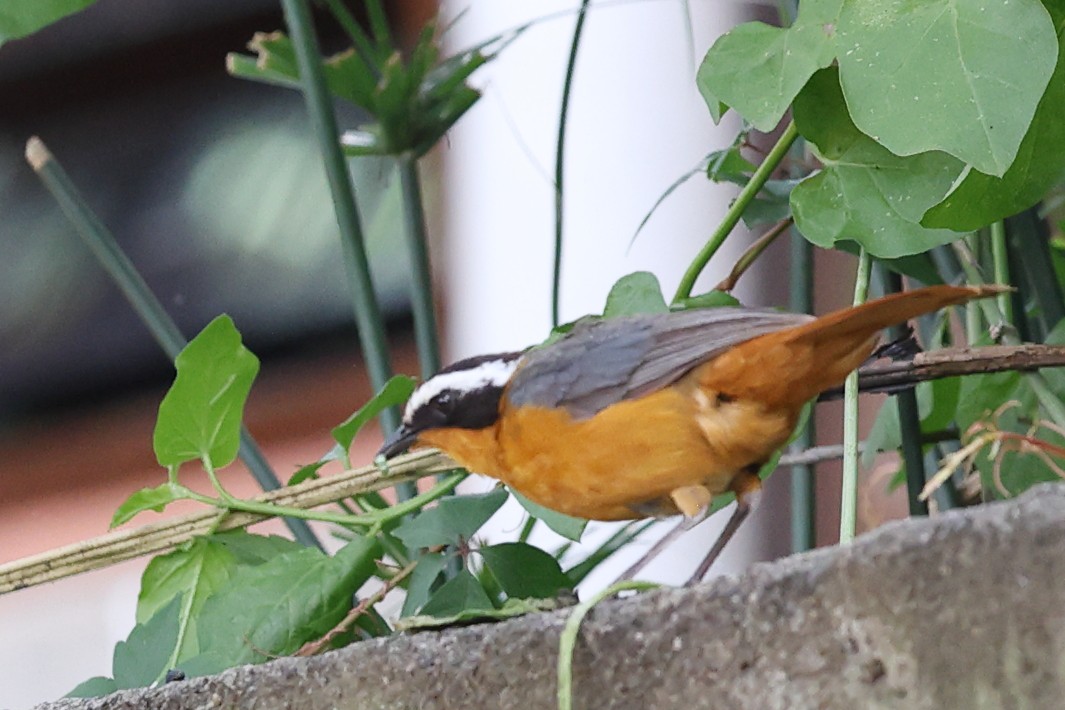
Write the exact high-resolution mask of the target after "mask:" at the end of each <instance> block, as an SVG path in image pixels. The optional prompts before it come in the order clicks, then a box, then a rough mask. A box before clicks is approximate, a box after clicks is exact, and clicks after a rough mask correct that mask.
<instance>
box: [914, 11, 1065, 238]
mask: <svg viewBox="0 0 1065 710" xmlns="http://www.w3.org/2000/svg"><path fill="white" fill-rule="evenodd" d="M1047 9H1048V10H1050V14H1051V16H1052V18H1053V20H1054V24H1055V25H1056V26H1057V28H1058V64H1057V68H1056V69H1055V70H1054V74H1053V76H1051V77H1050V84H1049V85H1048V86H1047V89H1046V92H1045V93H1044V94H1043V98H1042V100H1041V101H1040V102H1039V105H1038V106H1037V107H1036V109H1035V116H1034V117H1033V118H1032V125H1031V126H1030V127H1029V128H1028V132H1027V133H1025V134H1024V139H1023V140H1022V141H1021V145H1020V147H1019V148H1018V150H1017V157H1016V159H1014V161H1013V164H1012V165H1010V167H1009V170H1007V171H1006V173H1005V174H1004V175H1003V176H1002V177H1000V178H999V177H994V176H992V175H987V174H984V173H982V172H979V171H978V170H973V171H971V172H970V173H969V174H968V175H966V176H965V179H964V180H962V181H961V183H960V184H959V185H958V186H957V187H956V188H955V189H954V191H953V192H951V193H950V194H949V195H947V198H946V199H945V200H943V202H941V203H940V204H938V205H936V206H935V207H933V208H932V209H930V210H929V211H928V212H927V213H926V214H925V216H924V219H923V220H921V224H923V225H925V226H926V227H946V228H948V229H955V230H958V231H969V230H975V229H979V228H981V227H984V226H986V225H988V224H991V223H992V222H994V221H996V220H999V219H1002V218H1004V217H1009V216H1010V215H1014V214H1017V213H1018V212H1020V211H1022V210H1025V209H1027V208H1028V207H1031V206H1032V205H1034V204H1035V203H1037V202H1038V201H1039V200H1041V199H1042V198H1043V196H1044V195H1045V194H1046V192H1047V190H1048V189H1050V187H1051V186H1052V185H1054V184H1055V183H1057V182H1059V181H1061V179H1062V178H1063V177H1065V121H1063V120H1062V107H1063V106H1065V3H1062V2H1061V1H1060V0H1056V1H1055V2H1049V3H1047Z"/></svg>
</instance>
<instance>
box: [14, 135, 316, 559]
mask: <svg viewBox="0 0 1065 710" xmlns="http://www.w3.org/2000/svg"><path fill="white" fill-rule="evenodd" d="M26 159H27V160H28V161H29V163H30V165H31V166H33V169H34V170H35V171H36V172H37V175H38V176H39V177H40V179H41V182H43V183H44V186H45V187H46V188H48V191H49V192H50V193H51V194H52V196H53V197H54V198H55V200H56V202H57V203H58V204H59V207H60V209H61V210H62V211H63V213H64V214H65V215H66V216H67V219H68V220H70V223H71V224H72V225H73V226H74V229H75V230H77V232H78V234H79V235H80V236H81V238H82V240H84V242H85V243H86V244H87V245H88V247H89V249H90V250H92V253H93V255H94V256H96V259H97V260H98V261H99V262H100V265H101V266H103V268H104V270H105V271H107V273H108V275H109V276H110V277H111V280H112V281H114V282H115V284H116V285H117V286H118V288H119V290H121V291H122V294H123V295H124V296H125V297H126V300H127V301H129V304H130V305H131V306H132V307H133V310H134V311H135V312H136V313H137V315H138V316H140V319H141V320H142V321H143V322H144V324H145V325H146V326H148V330H149V331H150V332H151V334H152V337H154V338H155V341H156V342H157V343H159V347H161V348H162V349H163V352H165V353H166V354H167V357H169V358H170V361H171V362H173V361H174V360H175V359H177V356H178V354H179V353H180V352H181V351H182V350H183V349H184V348H185V346H186V345H188V341H187V340H186V339H185V336H184V335H182V334H181V330H180V329H179V328H178V326H177V323H175V322H174V320H173V319H172V318H171V317H170V315H169V314H168V313H167V312H166V309H165V308H163V304H162V303H160V302H159V299H158V298H156V297H155V294H153V293H152V291H151V289H149V288H148V284H146V283H145V282H144V278H143V277H142V276H141V275H140V273H139V272H138V271H137V268H136V267H135V266H134V265H133V262H132V261H130V259H129V257H128V256H126V254H125V252H123V251H122V247H120V246H119V245H118V241H117V240H116V239H115V236H114V235H113V234H112V233H111V231H110V230H109V229H108V228H107V226H106V225H105V224H104V223H103V222H102V221H101V220H100V218H99V217H97V216H96V213H94V212H93V211H92V209H91V208H90V207H89V205H88V203H87V202H86V201H85V199H84V198H83V197H82V195H81V192H80V191H79V190H78V188H77V186H75V185H74V182H73V181H72V180H71V179H70V176H69V175H67V172H66V171H65V170H64V169H63V166H62V165H60V164H59V161H58V160H56V159H55V156H53V155H52V153H51V152H50V151H49V150H48V148H47V147H46V146H45V145H44V143H43V142H41V140H40V139H39V138H36V137H34V138H31V139H30V140H29V142H28V143H27V144H26ZM239 455H240V459H241V461H243V462H244V464H245V465H246V466H247V467H248V470H249V471H250V472H251V474H252V477H253V478H254V479H255V481H256V483H258V484H259V487H260V488H262V489H263V490H264V491H272V490H275V489H277V488H280V487H281V481H280V480H278V478H277V474H275V473H274V471H273V469H272V468H270V465H269V464H268V463H267V461H266V457H265V456H263V453H262V450H261V449H260V448H259V445H258V444H257V443H256V442H255V439H254V438H252V435H251V434H250V433H249V432H248V430H247V428H245V427H244V426H243V425H242V426H241V429H240V449H239ZM286 524H287V525H288V527H289V530H291V531H292V535H293V536H294V537H295V538H296V540H298V541H299V542H300V543H302V544H304V545H307V546H317V547H321V543H320V542H319V541H318V538H317V537H315V535H314V533H313V532H311V529H310V528H308V527H307V526H306V525H305V524H303V523H301V522H299V521H286Z"/></svg>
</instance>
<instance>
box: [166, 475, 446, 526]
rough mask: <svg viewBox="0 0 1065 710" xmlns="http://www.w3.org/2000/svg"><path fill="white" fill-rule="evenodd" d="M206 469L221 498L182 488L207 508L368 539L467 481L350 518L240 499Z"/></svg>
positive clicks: (429, 491)
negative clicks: (337, 529) (361, 531)
mask: <svg viewBox="0 0 1065 710" xmlns="http://www.w3.org/2000/svg"><path fill="white" fill-rule="evenodd" d="M203 467H204V469H205V470H206V471H207V476H208V477H209V478H210V479H211V485H213V486H214V489H215V490H216V491H217V492H218V496H219V497H218V498H212V497H210V496H205V495H203V494H201V493H197V492H196V491H194V490H192V489H190V488H186V487H185V486H180V487H181V488H182V489H183V493H184V495H185V497H186V498H189V499H191V500H195V501H198V502H200V503H204V504H206V505H212V506H215V507H217V508H224V509H226V510H235V511H239V512H242V513H253V514H255V515H267V516H270V517H279V518H298V519H300V520H316V521H319V522H323V523H336V524H337V525H343V526H345V527H355V528H367V532H366V534H367V535H376V534H378V533H379V532H381V528H382V527H383V526H385V525H387V524H388V523H390V522H392V521H393V520H398V519H399V518H402V517H403V516H405V515H407V514H409V513H413V512H415V511H417V510H419V509H421V508H422V507H423V506H425V505H427V504H429V503H431V502H433V501H434V500H437V499H438V498H441V497H443V496H445V495H447V494H449V493H451V492H452V491H453V490H455V486H457V485H458V484H459V483H461V482H462V481H463V480H465V478H466V474H465V473H452V474H451V475H450V476H447V477H446V478H444V479H443V480H441V481H440V482H439V483H437V484H436V485H435V486H433V487H432V488H431V489H429V490H428V491H426V492H425V493H422V494H420V495H417V496H414V497H412V498H408V499H407V500H405V501H403V502H401V503H396V504H395V505H393V506H391V507H388V508H385V509H383V510H377V511H372V512H369V513H363V514H362V515H346V514H344V513H333V512H330V511H327V510H307V509H306V508H294V507H292V506H287V505H274V504H273V503H260V502H258V501H251V500H243V499H240V498H237V497H235V496H233V494H231V493H229V491H227V490H226V489H225V488H224V487H223V486H222V483H221V481H219V480H218V476H217V474H216V473H215V471H214V467H213V466H211V464H210V462H209V461H206V460H205V461H203Z"/></svg>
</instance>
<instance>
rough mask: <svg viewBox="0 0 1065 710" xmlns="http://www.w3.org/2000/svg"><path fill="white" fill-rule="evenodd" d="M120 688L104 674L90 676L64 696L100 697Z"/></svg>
mask: <svg viewBox="0 0 1065 710" xmlns="http://www.w3.org/2000/svg"><path fill="white" fill-rule="evenodd" d="M117 690H118V684H117V683H115V681H114V680H112V679H111V678H105V677H103V676H99V675H98V676H96V677H94V678H89V679H88V680H86V681H83V682H81V683H78V685H77V687H75V688H74V690H72V691H70V692H69V693H67V694H66V695H64V696H63V697H64V698H98V697H100V696H102V695H110V694H111V693H114V692H115V691H117Z"/></svg>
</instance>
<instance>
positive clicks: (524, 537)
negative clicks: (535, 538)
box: [518, 515, 540, 542]
mask: <svg viewBox="0 0 1065 710" xmlns="http://www.w3.org/2000/svg"><path fill="white" fill-rule="evenodd" d="M539 521H540V519H539V518H537V517H535V516H533V515H527V516H526V517H525V523H524V524H523V525H522V526H521V532H519V533H518V542H528V540H529V536H530V535H532V531H533V528H535V527H536V523H538V522H539Z"/></svg>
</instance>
